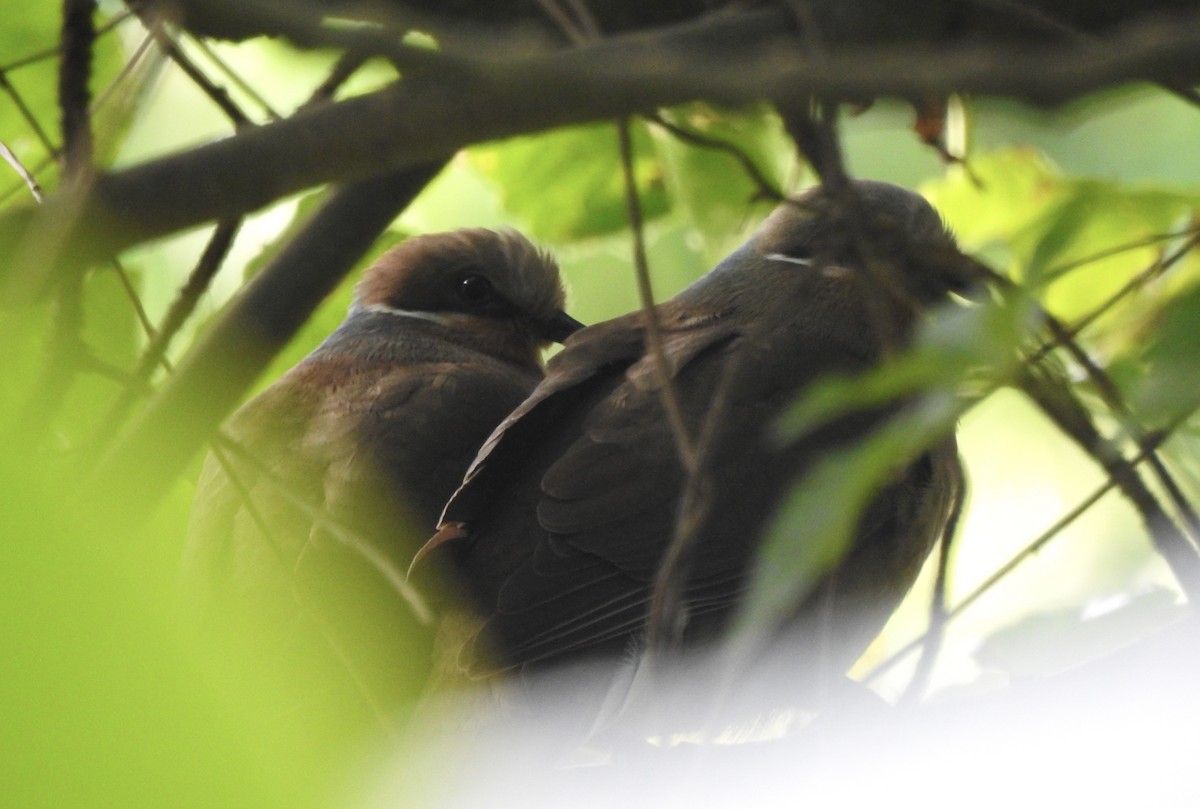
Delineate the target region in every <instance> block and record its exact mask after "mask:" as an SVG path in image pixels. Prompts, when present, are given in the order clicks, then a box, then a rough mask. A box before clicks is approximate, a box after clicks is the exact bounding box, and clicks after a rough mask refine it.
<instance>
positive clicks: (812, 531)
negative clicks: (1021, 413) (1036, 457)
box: [734, 298, 1032, 653]
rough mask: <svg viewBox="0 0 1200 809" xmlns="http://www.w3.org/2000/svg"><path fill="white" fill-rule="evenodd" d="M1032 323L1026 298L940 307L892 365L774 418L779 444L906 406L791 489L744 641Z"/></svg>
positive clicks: (763, 562) (760, 568)
mask: <svg viewBox="0 0 1200 809" xmlns="http://www.w3.org/2000/svg"><path fill="white" fill-rule="evenodd" d="M1031 319H1032V313H1031V311H1030V307H1029V305H1028V301H1022V300H1021V299H1019V298H1015V299H1012V300H1010V302H1009V304H1008V305H999V304H990V305H986V306H979V307H975V308H950V307H944V308H943V309H942V311H940V312H938V313H937V314H936V315H935V316H934V317H931V318H930V320H929V322H928V324H927V326H926V327H925V329H924V330H923V331H922V332H921V334H920V335H919V336H918V339H917V342H916V344H915V347H914V348H913V350H911V351H910V352H908V353H906V354H904V355H903V356H901V357H898V358H897V359H896V360H895V361H894V362H889V363H887V364H885V365H883V366H880V367H878V368H875V369H873V370H870V371H867V372H865V373H863V374H861V375H859V376H856V377H853V378H846V377H842V378H833V379H827V380H823V381H818V382H817V383H815V384H814V385H813V386H812V387H811V388H810V389H809V390H806V391H804V392H803V393H802V394H801V396H800V398H799V400H798V401H797V402H796V404H795V405H794V406H793V407H792V408H791V409H790V410H789V411H788V412H787V414H786V415H785V416H784V418H783V419H782V421H781V425H780V430H781V434H782V436H783V437H784V438H791V437H796V436H798V435H801V434H803V433H806V432H809V431H811V430H812V429H814V428H815V427H817V426H818V425H820V424H822V423H824V422H825V421H827V420H829V419H831V418H835V417H839V416H844V415H845V414H847V413H850V412H853V411H855V410H859V409H866V408H870V407H873V406H878V405H881V404H884V403H886V402H894V401H898V400H901V399H907V400H908V405H907V406H906V407H904V408H903V409H902V410H901V411H900V412H899V413H898V414H897V415H896V416H895V417H894V418H892V419H891V420H889V421H888V422H886V423H885V424H883V425H882V426H881V427H880V428H879V429H878V430H876V431H875V432H874V433H872V434H871V435H869V436H867V437H866V438H864V439H862V440H861V441H859V442H858V443H857V444H855V445H854V446H852V447H849V448H847V449H845V450H843V451H840V452H838V453H837V454H835V455H830V456H828V457H826V458H823V459H821V460H820V461H819V462H818V463H817V464H816V465H815V466H814V468H813V469H812V470H811V471H810V472H809V473H808V474H806V475H805V477H804V478H803V479H802V480H801V481H800V482H799V483H798V484H797V485H796V487H795V488H794V489H793V490H792V491H791V492H790V493H789V495H788V497H787V499H786V500H785V501H784V503H783V506H782V508H781V509H780V510H779V514H778V516H777V517H776V519H775V521H774V523H773V525H772V527H771V529H770V531H769V532H768V533H767V536H766V538H765V540H764V542H763V546H762V550H761V551H760V552H759V555H758V557H757V559H756V561H755V564H754V569H753V574H752V586H751V588H750V590H749V592H748V595H747V598H746V601H745V602H744V603H743V605H742V607H741V609H740V611H739V615H738V618H737V620H736V624H735V633H734V634H735V636H737V635H743V634H744V635H745V637H746V638H747V639H750V640H748V641H746V642H747V643H749V642H752V641H753V639H755V638H759V637H762V636H763V633H769V632H770V631H771V630H772V629H774V628H775V627H777V626H778V625H779V623H780V622H781V621H782V620H783V619H785V618H786V616H788V615H789V614H790V613H791V611H792V610H793V609H794V608H795V606H796V605H797V604H799V603H800V602H801V601H802V600H803V599H804V597H805V596H806V595H807V594H808V593H809V592H811V590H812V588H813V587H814V586H815V585H816V584H817V582H818V581H819V580H820V579H821V577H822V576H823V575H824V574H825V573H826V572H828V571H829V570H830V569H831V568H832V567H833V566H834V565H835V564H836V563H837V561H838V560H839V559H841V557H842V555H843V554H844V553H845V552H846V550H847V549H848V548H849V545H850V542H851V540H852V539H853V535H854V529H855V526H856V525H857V523H858V518H859V515H860V514H861V512H862V510H863V509H864V508H865V507H866V506H867V504H868V503H869V502H870V498H871V497H872V496H873V495H874V493H875V492H876V491H878V490H879V488H880V487H881V486H883V485H884V484H885V483H886V482H887V480H888V477H889V476H890V475H891V474H893V473H894V472H895V470H896V469H898V468H900V467H902V466H903V465H905V464H907V463H910V462H911V461H912V460H914V459H915V458H916V457H917V456H918V455H919V454H920V453H921V452H923V451H925V450H926V449H928V448H929V447H931V446H933V445H934V444H935V443H936V442H938V441H939V440H941V439H943V438H944V437H945V436H947V435H949V434H950V433H952V432H953V430H954V426H955V423H956V422H957V420H958V418H959V417H960V416H961V415H962V414H963V412H964V411H965V410H966V408H967V407H968V406H969V403H970V398H969V397H963V396H960V395H959V386H960V383H961V380H962V379H963V377H964V376H965V375H967V373H968V372H970V371H971V370H972V369H974V368H978V367H983V368H987V369H988V371H989V373H990V374H992V375H999V376H1001V377H1003V375H1004V374H1005V372H1006V371H1005V369H1008V368H1011V367H1013V366H1014V364H1015V362H1016V358H1017V354H1016V352H1015V350H1014V349H1015V346H1016V345H1017V343H1018V342H1019V340H1020V339H1021V338H1022V336H1023V335H1024V334H1025V333H1026V330H1027V328H1028V325H1029V323H1030V322H1031ZM736 642H737V641H735V643H736ZM735 649H736V647H735ZM736 653H741V652H736ZM747 653H749V652H747Z"/></svg>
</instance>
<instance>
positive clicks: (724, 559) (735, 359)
mask: <svg viewBox="0 0 1200 809" xmlns="http://www.w3.org/2000/svg"><path fill="white" fill-rule="evenodd" d="M973 266H977V265H973V264H972V263H971V261H970V260H969V259H968V258H967V257H966V256H965V255H964V254H963V253H961V252H960V250H959V249H958V247H957V245H956V243H955V241H954V239H953V238H952V236H951V235H950V234H949V233H948V232H947V230H946V229H945V227H944V226H943V224H942V221H941V219H940V217H939V216H938V214H937V213H936V211H935V210H934V209H933V208H932V207H931V206H930V205H929V204H928V203H927V202H926V201H925V200H924V199H923V198H922V197H920V196H919V195H917V194H915V193H912V192H910V191H907V190H905V189H902V188H899V187H897V186H893V185H889V184H886V183H880V182H873V181H867V180H859V181H852V182H851V184H850V186H849V188H848V189H847V193H843V194H835V193H833V192H831V191H829V190H828V189H827V188H825V187H817V188H815V189H813V190H810V191H809V192H807V193H804V194H803V195H800V196H798V197H796V198H793V199H789V200H787V201H785V202H783V203H782V204H780V205H779V206H778V207H777V208H776V209H775V210H774V212H773V213H771V215H770V216H769V217H768V218H767V219H766V220H765V221H764V222H763V223H762V225H761V226H760V227H759V228H758V229H757V230H756V231H755V232H754V234H753V235H752V236H751V237H750V239H749V240H748V241H747V242H746V243H745V244H744V245H743V246H742V247H740V248H739V249H737V250H736V251H735V252H734V253H732V254H731V255H730V256H728V257H727V258H726V259H725V260H723V261H722V262H721V263H719V264H718V265H717V266H716V267H715V268H714V269H713V270H711V271H710V272H709V273H707V274H706V275H704V276H703V277H701V278H700V279H699V280H697V281H696V282H694V283H693V284H692V285H691V286H689V287H688V288H686V289H685V290H684V291H682V292H681V293H680V294H679V295H677V296H676V297H675V298H673V299H671V300H669V301H666V302H664V303H661V304H659V305H658V306H656V307H655V317H656V319H657V322H658V326H659V329H660V331H661V345H662V354H663V359H664V361H665V366H666V373H667V375H668V376H669V378H670V384H671V386H672V388H673V390H674V394H675V397H676V398H677V401H678V403H679V407H678V410H679V413H680V419H679V421H681V422H682V426H683V428H684V430H685V431H686V433H687V434H688V435H689V436H690V437H691V442H692V444H693V446H695V445H699V444H701V443H703V444H704V445H705V447H706V448H705V451H704V460H703V468H704V469H705V470H707V480H706V481H705V483H704V486H703V487H702V494H703V508H702V509H700V510H698V511H697V514H698V515H699V520H698V525H697V527H696V530H695V534H694V536H693V537H692V545H691V550H690V555H689V559H688V561H687V577H686V582H685V583H684V585H683V586H682V593H681V599H682V606H683V616H684V620H683V625H682V627H681V632H682V638H683V642H684V646H685V648H701V647H703V646H704V645H705V644H708V643H710V642H711V641H713V640H714V639H715V638H717V637H719V636H720V634H721V632H722V631H723V630H724V629H725V628H727V626H728V623H729V620H730V617H731V615H732V614H733V613H734V610H735V609H736V607H737V605H738V603H739V601H740V599H741V598H742V596H743V593H744V590H745V588H746V586H747V584H748V576H749V571H750V568H751V565H752V561H753V559H754V556H755V552H756V550H757V549H758V547H759V544H760V542H761V540H762V537H763V534H764V532H765V531H766V530H767V528H768V527H770V526H771V524H772V521H773V519H774V517H775V516H776V514H777V510H778V508H779V506H780V503H781V501H782V500H783V499H784V497H785V495H786V494H787V493H788V491H789V490H790V489H791V487H793V486H794V485H796V484H797V483H798V482H799V481H801V480H802V479H803V477H804V475H805V473H806V471H807V470H809V469H811V468H812V466H813V465H814V464H815V463H816V462H817V461H819V460H820V459H821V458H823V457H827V456H828V455H829V454H830V453H836V452H837V451H838V450H839V448H843V447H848V446H850V445H852V444H853V443H854V442H855V441H857V440H859V439H862V438H863V437H864V436H867V435H868V434H870V432H871V431H872V430H874V429H876V428H877V427H878V426H879V425H880V424H882V423H883V422H884V421H885V420H886V419H887V418H888V417H889V416H890V415H892V414H893V413H895V412H896V410H897V409H898V408H900V407H902V406H903V403H899V404H895V405H890V406H887V407H876V408H874V409H869V410H865V411H858V412H854V413H847V414H845V415H844V416H842V417H839V418H836V419H834V420H832V421H831V422H829V423H826V424H824V425H822V426H820V427H819V428H817V429H815V430H813V431H811V432H810V433H808V434H805V435H803V436H800V437H798V438H795V439H792V440H789V441H786V442H783V443H780V442H779V441H778V440H776V439H775V438H773V436H774V435H775V425H776V423H777V421H778V417H779V416H780V415H781V414H782V413H783V412H784V411H785V410H786V409H787V408H788V406H789V405H790V404H792V403H793V402H795V401H796V400H797V397H799V396H802V395H803V393H804V392H805V390H806V389H808V388H809V387H810V386H811V385H813V383H814V382H816V381H817V380H820V379H822V378H825V377H827V376H829V375H833V374H841V375H853V374H857V373H860V372H863V371H866V370H868V369H870V368H872V367H874V366H876V365H878V364H879V363H882V362H884V361H886V359H887V357H888V356H890V355H892V354H894V353H896V352H898V351H901V350H903V349H904V348H905V347H906V346H908V345H909V344H910V343H911V341H912V339H913V335H914V332H915V330H916V328H917V326H918V324H919V323H920V321H921V319H922V317H923V313H924V312H926V311H927V310H928V309H929V308H930V307H932V306H934V305H936V304H938V303H939V302H942V301H944V300H948V297H949V296H948V292H949V291H952V290H963V289H966V288H967V287H968V286H969V285H970V283H971V281H972V280H973V278H972V274H971V270H970V268H971V267H973ZM647 332H648V328H647V322H646V315H645V313H644V312H641V311H639V312H634V313H630V314H627V315H625V316H622V317H618V318H616V319H613V320H610V321H607V322H603V323H599V324H596V325H593V326H590V327H588V328H585V329H583V330H581V331H579V332H577V333H575V334H574V335H572V337H571V338H569V339H568V340H567V341H566V344H565V346H564V348H563V350H562V351H561V352H560V353H559V354H557V355H556V356H555V357H554V358H553V359H552V360H551V362H550V363H549V365H548V367H547V374H546V378H545V379H544V380H543V381H542V382H541V383H540V384H539V385H538V387H537V388H536V390H534V392H533V394H532V395H531V396H530V397H529V398H528V399H527V400H525V402H524V403H523V404H521V405H520V407H518V408H517V409H516V410H515V411H514V412H513V413H512V414H511V415H510V416H509V417H508V418H506V419H505V420H504V422H503V423H502V424H501V425H500V426H499V427H498V428H497V429H496V431H495V432H494V433H493V434H492V436H491V437H490V438H489V439H488V440H487V442H486V443H485V444H484V446H483V448H482V449H481V451H480V454H479V456H478V457H477V458H476V460H475V461H474V463H473V464H472V466H471V468H470V470H469V471H468V473H467V475H466V477H465V479H464V482H463V484H462V485H461V487H460V488H459V489H458V490H457V491H456V493H455V494H454V496H453V497H452V498H451V499H450V501H449V502H448V504H447V505H446V508H445V510H444V512H443V514H442V518H441V523H440V525H439V528H438V531H437V533H436V534H435V535H434V536H433V537H432V538H431V539H430V540H429V541H428V542H427V543H426V545H425V546H424V547H423V548H422V550H421V552H420V553H419V554H418V557H417V559H416V561H415V563H414V565H413V570H412V573H411V575H413V576H414V577H417V578H414V580H419V576H420V575H421V571H422V569H423V566H424V565H426V564H432V563H433V560H434V559H438V560H441V561H443V562H444V563H448V564H451V565H453V566H454V568H455V569H456V570H457V571H458V573H459V575H460V576H461V578H462V580H463V581H464V587H465V589H466V591H467V593H468V596H469V600H468V605H469V609H470V610H471V612H472V613H473V615H474V618H473V622H474V623H473V629H472V631H470V632H468V633H467V637H466V639H465V641H463V642H462V645H461V651H460V652H459V653H458V660H459V664H460V665H461V667H462V669H463V670H464V671H465V673H466V674H467V675H469V676H471V677H476V678H486V677H491V676H493V675H497V674H501V673H505V672H509V673H513V672H517V671H526V670H528V671H534V670H538V669H539V668H542V667H545V666H548V665H556V664H559V663H562V662H565V661H572V660H580V659H587V658H592V657H596V656H609V657H612V656H621V655H625V654H628V653H630V651H631V650H633V649H636V648H638V644H639V643H640V642H642V641H643V639H644V633H645V630H646V625H647V616H648V613H649V605H650V601H651V598H652V594H653V590H654V583H655V577H656V574H657V573H658V571H659V568H660V565H661V564H662V561H663V558H664V554H665V553H666V550H667V548H668V545H669V544H670V542H671V539H672V536H673V535H674V533H675V527H676V522H677V519H678V518H679V516H680V509H681V499H682V498H683V495H684V491H685V488H686V483H687V480H688V473H687V471H686V468H685V464H684V461H683V460H681V453H680V449H679V442H678V441H677V439H676V435H675V431H674V430H673V428H672V425H671V420H670V418H669V417H668V414H667V410H666V409H665V406H664V400H663V396H662V390H661V387H662V385H661V381H660V380H661V376H660V373H659V371H658V369H657V367H656V362H655V358H654V356H653V355H652V353H651V352H650V351H649V350H648V348H647V346H648V334H647ZM706 434H707V435H708V437H707V439H705V440H704V441H701V437H702V436H705V435H706ZM961 474H962V473H961V468H960V466H959V462H958V457H957V449H956V445H955V441H954V438H953V436H949V437H947V438H946V439H945V440H944V441H943V442H942V443H941V444H939V445H937V446H935V447H932V448H930V449H929V451H928V452H926V453H925V454H923V455H922V456H920V457H919V458H918V459H917V460H916V461H915V462H913V463H911V464H908V465H907V466H905V467H904V468H901V469H898V470H896V472H895V474H894V476H893V478H892V479H891V480H890V482H889V483H888V485H887V486H885V487H884V488H883V489H882V490H881V491H879V492H878V493H877V494H876V495H875V497H874V499H873V500H872V501H871V502H870V504H869V505H868V506H867V508H866V509H865V511H864V513H863V514H862V515H861V517H860V519H859V521H858V525H857V529H856V533H855V538H854V540H853V542H852V544H851V547H850V548H849V550H848V552H847V553H846V555H845V556H844V557H843V558H842V559H841V560H840V562H839V563H838V564H837V566H836V568H835V569H834V570H833V571H832V572H831V573H830V574H828V575H826V576H825V577H824V578H823V579H822V582H821V583H820V585H819V586H818V587H816V588H815V590H814V592H813V593H812V594H811V595H810V596H809V597H808V598H807V600H806V601H805V602H804V603H803V604H801V605H799V606H798V607H797V608H796V611H795V612H796V615H795V621H794V623H795V624H797V625H807V626H810V627H811V626H815V625H817V624H821V625H824V626H832V627H833V630H832V631H833V633H834V637H833V638H832V640H833V641H834V647H835V649H836V651H835V652H834V653H833V654H834V664H835V665H836V666H839V667H841V668H842V669H843V670H844V669H845V668H846V667H848V666H849V665H850V664H851V663H852V662H853V661H854V659H856V658H857V657H858V656H859V654H861V652H862V651H863V649H864V648H865V646H866V645H867V644H868V643H869V641H870V640H871V639H872V638H873V637H874V636H875V635H876V634H878V632H879V630H880V629H881V628H882V625H883V623H884V622H885V621H886V619H887V618H888V616H889V615H890V614H891V613H892V612H893V611H894V609H895V607H896V606H897V604H898V603H899V601H900V600H901V599H902V598H903V596H904V595H905V593H906V592H907V591H908V590H909V588H910V587H911V586H912V584H913V582H914V580H915V578H916V576H917V573H918V571H919V569H920V568H921V565H922V563H923V562H924V560H925V559H926V557H927V555H928V554H929V552H930V549H931V548H932V547H933V545H934V544H935V542H936V540H937V539H938V537H939V535H940V534H941V532H942V531H943V529H944V528H945V526H946V524H947V521H948V519H949V513H950V511H951V503H952V501H953V500H954V498H955V497H956V496H957V492H958V491H959V490H960V487H961ZM795 531H796V532H797V533H798V536H797V537H796V538H795V541H796V542H804V541H805V538H804V536H803V531H804V525H803V523H802V521H801V522H800V523H799V524H798V525H796V526H795ZM818 618H819V620H818ZM826 621H828V623H827V622H826ZM814 656H815V655H814ZM827 662H828V661H827Z"/></svg>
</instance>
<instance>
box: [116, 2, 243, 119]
mask: <svg viewBox="0 0 1200 809" xmlns="http://www.w3.org/2000/svg"><path fill="white" fill-rule="evenodd" d="M138 17H139V18H140V19H141V20H142V24H143V25H145V26H146V30H147V31H149V32H150V35H151V36H152V37H154V41H155V42H156V43H157V44H158V47H159V49H160V50H162V52H163V53H164V54H166V55H167V58H168V59H170V60H171V61H172V62H174V63H175V65H176V66H177V67H178V68H179V69H180V70H182V71H183V73H184V75H186V76H187V77H188V78H189V79H191V80H192V83H193V84H195V85H196V87H197V88H199V89H200V92H202V93H204V95H206V96H208V99H209V100H210V101H212V103H213V104H215V105H216V106H217V108H218V109H220V110H221V111H222V112H223V113H225V117H227V118H228V119H229V120H230V121H232V122H233V125H234V127H235V128H241V127H246V126H252V125H253V124H254V122H253V121H252V120H251V119H250V116H248V115H247V114H246V113H245V111H243V110H242V108H241V107H239V106H238V105H237V104H236V103H235V102H234V100H233V99H232V98H230V96H229V93H228V92H227V91H226V90H225V88H223V87H219V86H217V84H216V83H215V82H213V81H212V80H211V79H210V78H208V76H207V75H205V73H204V71H203V70H201V69H200V68H199V66H197V65H196V63H195V62H194V61H192V59H191V58H190V57H189V56H188V55H187V54H185V53H184V52H183V50H182V49H181V48H180V47H179V45H178V44H177V43H176V42H175V40H174V39H172V38H171V35H170V34H168V33H167V31H166V28H165V27H164V26H163V24H162V21H161V20H158V19H157V18H155V17H153V16H152V14H151V12H150V11H147V10H144V9H141V8H139V10H138Z"/></svg>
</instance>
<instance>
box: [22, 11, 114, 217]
mask: <svg viewBox="0 0 1200 809" xmlns="http://www.w3.org/2000/svg"><path fill="white" fill-rule="evenodd" d="M107 19H108V17H107V16H105V15H101V14H97V15H96V25H97V27H99V26H101V25H103V24H104V22H105V21H106V20H107ZM61 25H62V9H61V5H60V4H56V3H7V4H5V8H4V25H2V26H0V70H3V71H4V79H5V81H6V82H7V83H8V84H10V85H11V86H12V88H13V91H14V92H15V93H16V94H17V95H18V97H19V98H20V99H21V101H22V102H23V103H24V105H25V106H26V107H27V108H28V110H29V113H30V114H31V115H32V116H33V118H34V120H35V121H36V122H37V124H38V126H39V127H40V129H41V130H42V132H44V133H45V135H46V137H47V138H49V140H50V142H51V143H52V144H54V145H56V146H57V144H58V142H59V139H60V137H61V136H60V133H59V129H58V120H59V114H60V113H59V109H58V84H57V82H58V59H57V46H58V39H59V34H60V28H61ZM42 51H47V52H48V53H47V55H46V56H45V57H44V58H41V59H38V60H36V61H32V62H30V63H29V64H25V65H22V66H21V67H19V68H17V69H15V70H10V69H8V68H7V65H9V64H12V63H15V62H17V61H23V60H24V59H25V58H26V57H31V56H34V55H35V54H37V53H39V52H42ZM123 61H124V56H123V54H122V49H121V43H120V41H119V39H118V36H117V34H116V32H114V31H109V32H108V33H107V34H104V35H103V36H101V37H99V38H98V39H97V41H96V45H95V48H94V50H93V55H92V72H91V82H90V87H91V91H92V97H93V98H95V97H96V96H97V95H98V94H99V93H100V92H102V91H103V90H104V89H105V88H106V87H107V86H108V85H109V83H110V82H112V81H113V79H114V78H115V77H116V76H117V74H118V73H119V72H120V70H121V66H122V63H123ZM3 99H4V100H3V103H0V141H3V142H4V143H5V144H6V145H7V146H8V147H9V148H10V149H12V151H13V153H14V154H16V156H17V158H18V159H20V160H21V162H22V163H23V164H24V166H25V168H26V169H27V170H29V171H31V172H36V176H37V179H38V181H39V182H40V184H41V185H42V187H43V188H49V187H51V186H52V185H53V177H54V175H55V173H56V166H55V165H54V164H53V163H49V164H47V165H46V167H45V168H44V169H43V170H41V171H38V167H39V166H41V165H42V164H44V163H46V161H48V160H49V159H50V158H51V157H52V155H51V154H49V153H48V152H47V151H46V148H45V146H44V145H43V144H42V143H41V140H40V139H39V138H38V136H37V134H36V131H35V130H34V128H33V125H32V124H31V123H30V122H29V121H28V120H27V119H26V117H25V115H24V114H23V113H22V111H21V110H20V108H19V107H18V106H17V104H15V103H12V101H11V100H10V99H9V98H8V97H7V96H4V97H3ZM106 121H107V123H106V124H105V126H104V127H102V128H101V131H99V132H98V133H97V134H98V135H99V136H100V137H98V139H97V147H98V153H97V160H98V162H100V163H102V164H103V163H105V162H107V158H108V157H111V155H112V153H113V152H114V151H115V149H116V148H117V146H118V143H119V139H118V135H119V132H120V131H123V128H124V127H123V125H122V126H120V128H119V129H113V127H114V126H116V123H115V122H113V121H109V120H108V119H106ZM125 123H127V121H125ZM0 177H3V178H4V179H3V181H2V182H0V192H3V191H5V190H7V189H9V187H10V185H11V186H16V185H23V183H21V182H20V181H19V180H18V179H17V178H16V175H15V174H14V173H13V172H12V170H11V169H10V168H9V166H8V164H7V163H4V162H2V161H0ZM14 199H15V200H16V201H19V202H22V203H24V202H27V201H28V199H29V198H28V196H26V195H25V194H24V193H19V194H15V195H14Z"/></svg>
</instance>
